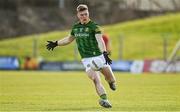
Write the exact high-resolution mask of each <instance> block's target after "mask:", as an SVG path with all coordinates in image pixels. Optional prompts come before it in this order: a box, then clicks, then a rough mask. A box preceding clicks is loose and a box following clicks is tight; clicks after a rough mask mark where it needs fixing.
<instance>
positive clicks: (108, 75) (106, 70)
mask: <svg viewBox="0 0 180 112" xmlns="http://www.w3.org/2000/svg"><path fill="white" fill-rule="evenodd" d="M101 73H102V74H103V75H104V77H105V79H106V81H107V82H108V84H109V86H110V88H111V89H112V90H116V85H115V82H116V79H115V76H114V74H113V72H112V69H111V67H110V66H109V65H106V66H105V67H103V68H102V70H101Z"/></svg>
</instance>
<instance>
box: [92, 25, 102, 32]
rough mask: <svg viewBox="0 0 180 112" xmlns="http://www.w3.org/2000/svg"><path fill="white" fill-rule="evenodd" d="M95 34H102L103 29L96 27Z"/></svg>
mask: <svg viewBox="0 0 180 112" xmlns="http://www.w3.org/2000/svg"><path fill="white" fill-rule="evenodd" d="M94 31H95V34H101V29H100V26H99V25H95V29H94Z"/></svg>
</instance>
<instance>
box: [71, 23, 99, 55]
mask: <svg viewBox="0 0 180 112" xmlns="http://www.w3.org/2000/svg"><path fill="white" fill-rule="evenodd" d="M95 34H101V31H100V28H99V26H98V25H97V24H96V23H94V22H93V21H89V22H88V23H87V24H81V23H80V22H78V23H76V24H75V25H74V26H73V27H72V31H71V35H72V36H73V37H75V39H76V43H77V46H78V50H79V53H80V55H81V58H88V57H93V56H98V55H101V54H102V53H101V52H100V49H99V47H98V42H97V40H96V37H95Z"/></svg>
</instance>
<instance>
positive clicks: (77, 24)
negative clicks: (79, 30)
mask: <svg viewBox="0 0 180 112" xmlns="http://www.w3.org/2000/svg"><path fill="white" fill-rule="evenodd" d="M79 25H80V22H79V21H78V22H75V23H74V24H73V25H72V28H75V27H78V26H79Z"/></svg>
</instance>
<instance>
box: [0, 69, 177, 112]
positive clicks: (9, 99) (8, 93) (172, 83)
mask: <svg viewBox="0 0 180 112" xmlns="http://www.w3.org/2000/svg"><path fill="white" fill-rule="evenodd" d="M115 75H116V78H117V84H118V89H117V91H115V92H114V91H111V90H110V89H109V87H108V84H107V83H106V82H105V81H104V78H103V77H102V80H103V84H104V85H105V88H106V90H107V93H108V97H109V100H110V101H111V103H112V105H113V108H112V109H105V108H102V107H100V106H99V105H98V98H99V97H98V96H97V95H96V93H95V89H94V86H93V85H92V82H91V81H90V80H89V79H88V77H87V76H86V74H85V73H84V72H34V71H32V72H25V71H19V72H18V71H0V111H67V112H70V111H180V89H179V85H180V75H175V74H154V75H152V74H143V75H132V74H131V75H130V74H128V73H119V72H116V73H115Z"/></svg>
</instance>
